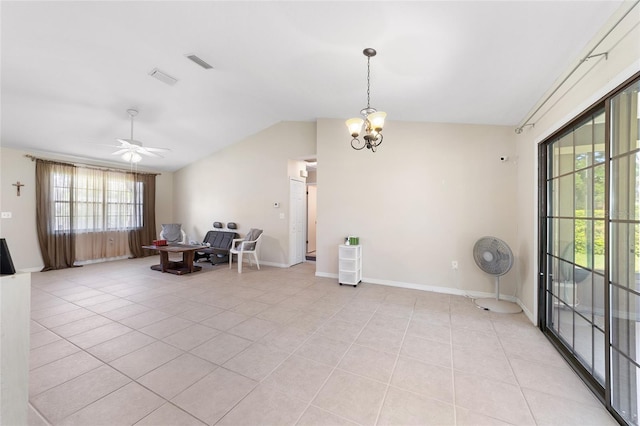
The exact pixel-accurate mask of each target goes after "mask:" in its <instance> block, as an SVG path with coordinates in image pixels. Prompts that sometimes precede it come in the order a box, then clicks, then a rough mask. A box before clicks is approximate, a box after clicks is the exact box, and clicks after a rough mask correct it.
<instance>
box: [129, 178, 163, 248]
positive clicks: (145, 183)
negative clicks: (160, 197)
mask: <svg viewBox="0 0 640 426" xmlns="http://www.w3.org/2000/svg"><path fill="white" fill-rule="evenodd" d="M135 182H136V184H135V185H134V194H135V199H136V200H142V204H141V205H142V209H143V210H142V215H135V216H134V217H135V218H136V223H135V224H134V229H133V230H131V231H129V250H130V251H131V256H132V257H144V256H152V255H155V254H157V253H155V252H154V251H152V250H146V249H143V248H142V246H143V245H149V244H151V243H152V242H153V240H155V239H156V238H157V237H156V176H155V175H135ZM138 205H140V203H138ZM138 218H141V220H142V223H140V220H139V219H138Z"/></svg>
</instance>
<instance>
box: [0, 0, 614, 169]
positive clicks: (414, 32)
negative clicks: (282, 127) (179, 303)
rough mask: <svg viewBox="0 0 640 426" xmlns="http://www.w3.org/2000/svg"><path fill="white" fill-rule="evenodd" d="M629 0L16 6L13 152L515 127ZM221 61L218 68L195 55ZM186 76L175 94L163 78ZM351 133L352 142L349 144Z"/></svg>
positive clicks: (212, 146)
mask: <svg viewBox="0 0 640 426" xmlns="http://www.w3.org/2000/svg"><path fill="white" fill-rule="evenodd" d="M620 5H621V2H620V1H564V2H560V1H528V2H525V1H522V2H521V1H517V2H516V1H511V2H507V1H503V2H484V1H468V2H458V1H449V2H399V1H387V2H278V1H270V2H243V1H234V2H231V1H228V2H213V1H208V2H205V1H200V2H186V1H169V2H153V1H142V2H136V1H128V2H109V1H107V2H93V1H89V2H77V1H71V2H57V1H45V2H22V1H21V2H12V1H2V2H1V3H0V13H1V19H2V27H1V37H2V38H1V43H2V46H1V55H2V56H1V108H2V109H1V112H2V116H1V118H2V123H1V124H2V126H1V135H0V137H1V139H0V141H1V143H2V146H5V147H13V148H19V149H24V150H30V151H39V152H55V153H61V154H66V155H73V156H77V157H82V158H88V159H94V160H110V161H120V160H119V157H114V156H112V155H111V154H110V153H111V152H112V151H114V150H115V149H111V148H110V147H109V146H106V145H112V144H113V145H115V143H116V142H115V139H116V138H128V137H129V132H130V128H129V118H128V115H127V113H126V110H127V108H130V107H136V108H137V109H139V111H140V113H139V115H138V117H137V118H136V124H135V131H134V136H135V139H138V140H140V141H142V142H143V143H144V144H145V145H146V146H153V147H162V148H170V149H171V150H172V152H171V153H170V154H169V155H167V156H166V157H167V158H164V159H148V158H145V159H144V160H143V161H144V162H143V163H142V164H143V165H144V166H146V167H151V168H153V169H157V170H168V171H171V170H177V169H179V168H181V167H183V166H185V165H187V164H189V163H191V162H193V161H196V160H198V159H199V158H202V157H205V156H208V155H210V154H212V153H214V152H215V151H217V150H219V149H221V148H223V147H225V146H227V145H229V144H232V143H235V142H238V141H240V140H242V139H243V138H245V137H246V136H248V135H251V134H254V133H256V132H258V131H260V130H262V129H264V128H266V127H268V126H270V125H272V124H275V123H277V122H279V121H288V120H302V121H313V120H315V119H317V118H320V117H323V118H341V119H346V118H349V117H352V116H355V115H357V114H358V112H359V111H360V109H362V108H363V107H364V106H366V58H365V57H364V56H363V55H362V50H363V49H364V48H365V47H373V48H375V49H377V51H378V55H377V56H376V57H374V58H372V60H371V74H372V75H371V105H372V106H374V107H377V108H378V109H380V110H384V111H386V112H387V113H388V116H387V120H388V121H393V120H396V121H425V122H452V123H480V124H496V125H513V126H515V125H517V124H518V123H519V122H520V121H521V120H522V119H524V117H525V115H526V114H527V113H528V112H529V111H530V110H531V109H532V107H533V106H534V105H535V103H536V102H537V101H538V100H539V99H540V98H541V97H542V96H543V94H544V93H545V92H546V91H547V90H548V89H549V87H550V86H551V85H552V84H553V82H554V81H555V80H556V79H557V78H558V77H559V76H560V74H561V73H562V72H563V71H565V70H566V68H568V67H569V66H571V65H573V64H575V63H576V60H577V59H578V55H579V53H580V52H581V51H582V50H583V48H584V47H585V45H586V44H587V42H588V41H589V40H590V39H591V38H592V37H593V36H594V35H595V34H596V32H597V31H598V30H599V29H600V27H601V26H602V25H603V24H604V23H605V22H606V20H607V19H608V18H609V16H610V15H611V14H612V13H613V12H614V11H615V10H616V9H617V8H618V7H619V6H620ZM190 53H195V54H197V55H198V56H200V57H201V58H202V59H204V60H205V61H207V62H209V63H210V64H211V65H213V66H214V69H213V70H204V69H202V68H200V67H198V66H197V65H195V64H194V63H192V62H191V61H189V60H188V59H186V58H185V56H184V55H185V54H190ZM155 67H157V68H159V69H161V70H163V71H164V72H166V73H168V74H170V75H172V76H174V77H176V78H178V80H179V81H178V83H177V84H175V85H174V86H168V85H165V84H164V83H161V82H159V81H158V80H155V79H153V78H151V77H150V76H149V75H148V73H149V72H150V71H151V70H152V69H153V68H155ZM348 137H349V136H348V135H347V131H346V127H345V139H348Z"/></svg>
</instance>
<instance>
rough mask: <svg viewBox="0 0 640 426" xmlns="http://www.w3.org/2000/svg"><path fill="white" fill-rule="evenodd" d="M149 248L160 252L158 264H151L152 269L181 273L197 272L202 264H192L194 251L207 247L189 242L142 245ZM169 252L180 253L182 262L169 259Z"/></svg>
mask: <svg viewBox="0 0 640 426" xmlns="http://www.w3.org/2000/svg"><path fill="white" fill-rule="evenodd" d="M142 248H145V249H149V250H158V251H159V252H160V264H159V265H152V266H151V269H153V270H154V271H162V272H169V273H170V274H176V275H183V274H189V273H191V272H197V271H200V270H201V269H202V266H196V265H194V264H193V258H194V255H195V252H196V251H198V250H202V249H205V248H207V246H203V245H190V244H169V245H166V246H155V245H151V246H142ZM169 253H182V262H173V261H170V260H169Z"/></svg>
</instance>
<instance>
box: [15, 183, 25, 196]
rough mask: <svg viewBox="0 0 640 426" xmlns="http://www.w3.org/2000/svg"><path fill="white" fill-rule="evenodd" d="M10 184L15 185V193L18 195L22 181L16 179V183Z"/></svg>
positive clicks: (22, 184)
mask: <svg viewBox="0 0 640 426" xmlns="http://www.w3.org/2000/svg"><path fill="white" fill-rule="evenodd" d="M12 185H13V186H15V187H16V195H17V196H18V197H19V196H20V188H21V187H23V186H24V183H20V181H17V182H16V183H13V184H12Z"/></svg>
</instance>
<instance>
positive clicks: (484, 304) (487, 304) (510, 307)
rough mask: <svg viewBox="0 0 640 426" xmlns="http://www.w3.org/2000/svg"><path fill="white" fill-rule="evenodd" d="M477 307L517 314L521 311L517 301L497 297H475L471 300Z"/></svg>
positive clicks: (501, 312) (500, 312) (499, 312)
mask: <svg viewBox="0 0 640 426" xmlns="http://www.w3.org/2000/svg"><path fill="white" fill-rule="evenodd" d="M473 302H474V303H475V304H476V305H478V306H479V307H481V308H483V309H486V310H489V311H491V312H496V313H498V314H517V313H520V312H522V309H520V306H518V304H517V303H513V302H508V301H506V300H498V299H475V300H474V301H473Z"/></svg>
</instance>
